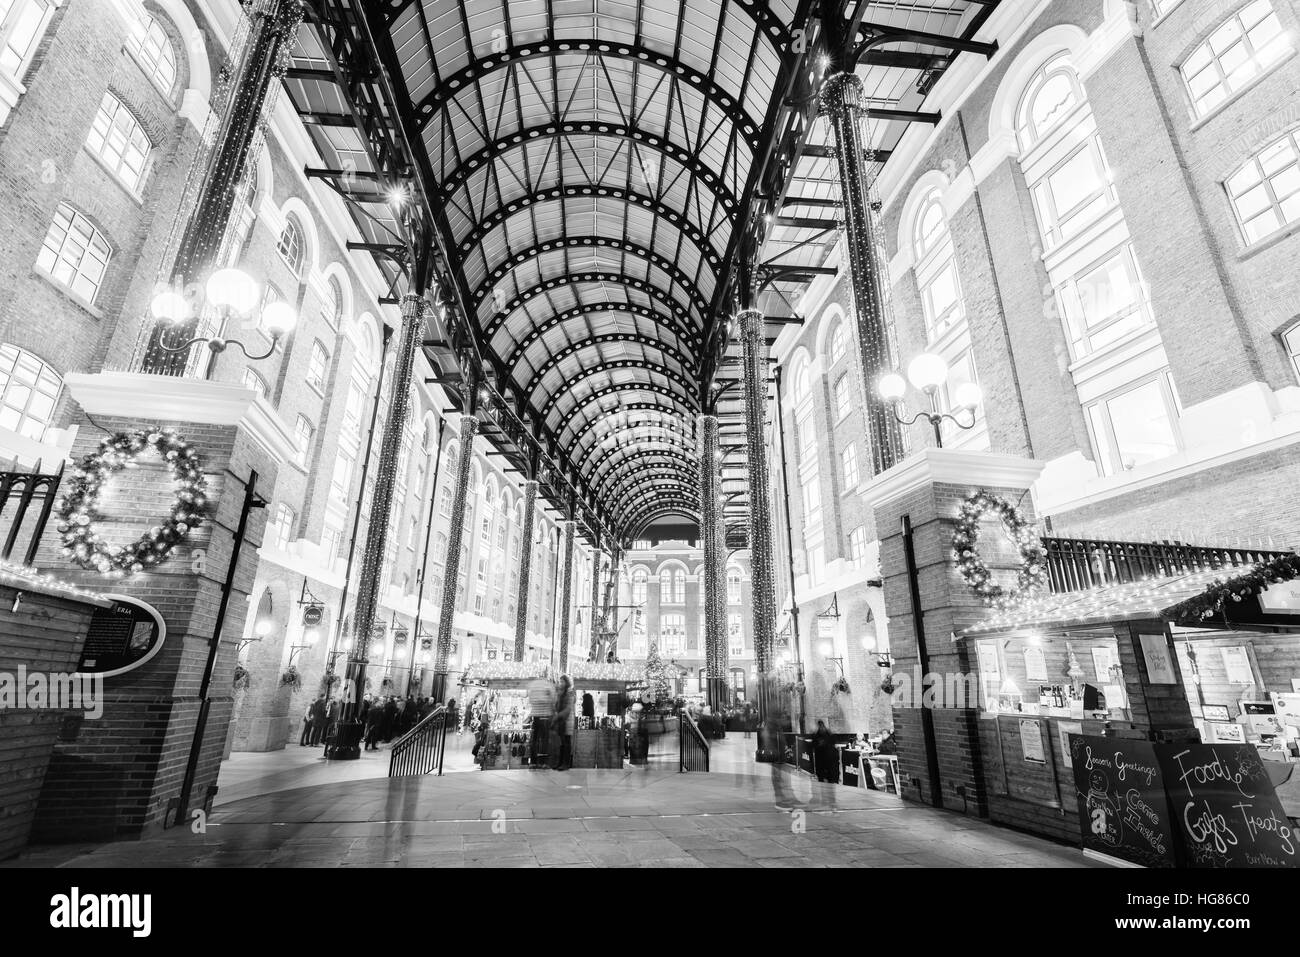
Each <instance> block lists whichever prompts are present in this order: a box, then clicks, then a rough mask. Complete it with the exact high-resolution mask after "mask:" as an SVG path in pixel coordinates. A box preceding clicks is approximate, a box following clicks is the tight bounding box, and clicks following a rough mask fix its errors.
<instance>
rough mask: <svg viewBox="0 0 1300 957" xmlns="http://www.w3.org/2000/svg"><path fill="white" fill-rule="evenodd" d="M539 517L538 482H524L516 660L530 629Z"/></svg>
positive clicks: (521, 656)
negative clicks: (531, 582) (530, 591)
mask: <svg viewBox="0 0 1300 957" xmlns="http://www.w3.org/2000/svg"><path fill="white" fill-rule="evenodd" d="M536 517H537V482H536V481H534V480H530V481H527V482H525V483H524V524H523V527H522V528H521V529H520V530H519V534H520V536H522V537H521V538H520V546H519V598H518V599H517V600H516V601H515V661H523V660H524V638H525V634H526V632H527V629H528V586H529V576H530V574H531V572H532V570H533V522H534V521H535V520H536Z"/></svg>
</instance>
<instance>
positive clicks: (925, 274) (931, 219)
mask: <svg viewBox="0 0 1300 957" xmlns="http://www.w3.org/2000/svg"><path fill="white" fill-rule="evenodd" d="M913 235H914V244H915V247H916V285H917V287H918V289H919V290H920V292H921V308H922V311H923V312H924V313H925V329H926V332H927V334H928V335H929V337H930V340H931V341H933V340H935V339H937V338H939V337H940V336H942V335H943V334H944V333H945V332H947V331H948V330H949V329H951V328H952V326H953V325H954V324H955V323H956V322H958V321H959V320H960V319H962V318H963V316H964V315H965V307H964V306H963V304H962V298H961V283H960V282H959V281H958V279H957V266H956V263H955V262H954V261H953V248H952V236H951V235H950V234H949V232H948V223H947V220H946V219H945V216H944V211H943V204H942V203H941V202H940V192H939V189H938V187H935V188H934V189H931V190H930V191H929V192H928V193H927V194H926V196H925V199H923V200H922V201H921V208H920V210H919V211H918V212H917V214H916V227H915V230H914V233H913Z"/></svg>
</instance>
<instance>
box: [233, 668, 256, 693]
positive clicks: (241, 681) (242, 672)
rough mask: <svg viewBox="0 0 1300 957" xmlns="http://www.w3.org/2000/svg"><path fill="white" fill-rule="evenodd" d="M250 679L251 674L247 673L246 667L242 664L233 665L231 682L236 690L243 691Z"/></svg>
mask: <svg viewBox="0 0 1300 957" xmlns="http://www.w3.org/2000/svg"><path fill="white" fill-rule="evenodd" d="M251 679H252V675H251V674H250V673H249V671H248V669H247V668H245V667H244V666H243V665H235V678H234V681H232V682H231V684H232V685H233V686H234V689H235V690H236V691H243V690H244V689H245V688H247V687H248V683H249V681H250V680H251Z"/></svg>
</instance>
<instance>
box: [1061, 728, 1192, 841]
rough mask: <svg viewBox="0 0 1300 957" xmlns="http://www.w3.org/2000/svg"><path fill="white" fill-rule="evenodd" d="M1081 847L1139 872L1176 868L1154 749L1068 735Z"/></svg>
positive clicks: (1134, 743)
mask: <svg viewBox="0 0 1300 957" xmlns="http://www.w3.org/2000/svg"><path fill="white" fill-rule="evenodd" d="M1070 763H1071V765H1072V767H1073V768H1074V789H1075V794H1076V796H1077V797H1078V800H1079V827H1080V830H1081V831H1082V833H1083V846H1084V847H1085V848H1087V849H1089V850H1093V851H1098V852H1100V853H1102V854H1108V855H1110V856H1111V857H1118V858H1120V859H1121V860H1125V861H1129V862H1131V863H1134V864H1141V865H1142V866H1144V867H1176V866H1177V865H1178V857H1177V854H1176V853H1175V849H1174V847H1175V846H1174V836H1173V830H1172V827H1171V824H1170V821H1169V802H1168V801H1167V800H1166V798H1165V788H1164V781H1163V779H1162V776H1161V770H1160V763H1159V761H1158V760H1157V758H1156V753H1155V746H1154V745H1152V744H1151V743H1150V742H1148V741H1127V740H1123V739H1120V738H1102V737H1096V736H1093V735H1085V734H1072V735H1070Z"/></svg>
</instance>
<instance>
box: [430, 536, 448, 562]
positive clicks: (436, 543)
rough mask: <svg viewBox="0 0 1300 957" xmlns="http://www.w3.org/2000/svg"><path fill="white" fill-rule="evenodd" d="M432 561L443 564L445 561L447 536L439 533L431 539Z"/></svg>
mask: <svg viewBox="0 0 1300 957" xmlns="http://www.w3.org/2000/svg"><path fill="white" fill-rule="evenodd" d="M433 560H434V561H435V562H445V561H446V560H447V536H446V534H445V533H443V532H439V533H438V534H437V535H435V536H434V537H433Z"/></svg>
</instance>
